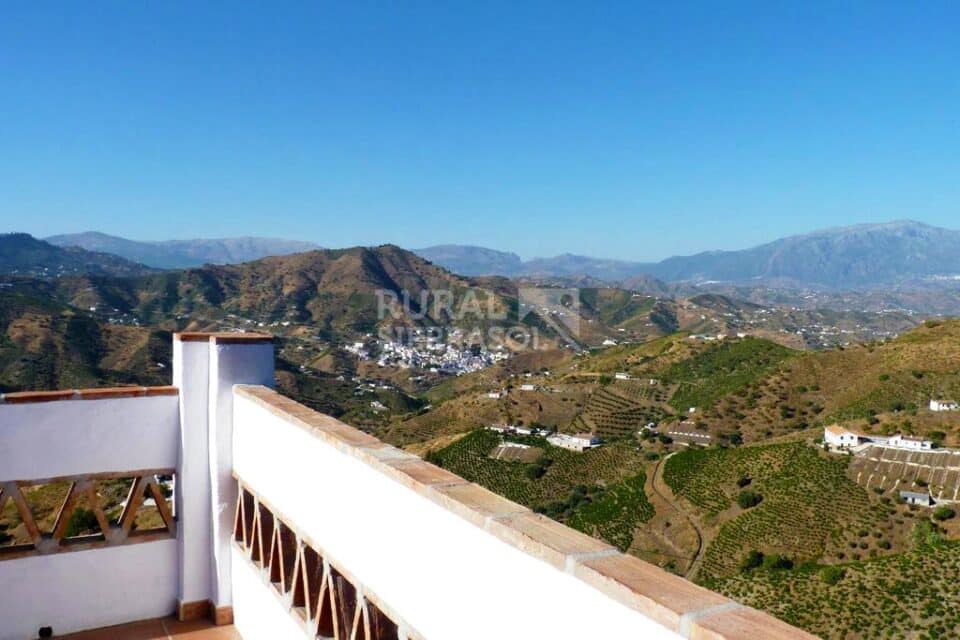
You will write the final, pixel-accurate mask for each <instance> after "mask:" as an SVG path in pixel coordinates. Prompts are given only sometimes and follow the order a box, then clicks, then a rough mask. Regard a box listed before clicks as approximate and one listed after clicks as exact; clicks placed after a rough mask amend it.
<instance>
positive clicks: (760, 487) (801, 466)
mask: <svg viewBox="0 0 960 640" xmlns="http://www.w3.org/2000/svg"><path fill="white" fill-rule="evenodd" d="M848 462H849V460H848V459H847V458H843V457H829V456H826V455H824V454H822V453H820V452H819V451H817V450H816V449H814V448H813V447H810V446H809V445H807V444H805V443H803V442H790V443H785V444H776V445H767V446H750V447H740V448H734V449H694V450H687V451H683V452H680V453H678V454H676V455H674V456H672V457H671V458H670V459H669V460H667V462H666V468H665V470H664V480H665V481H666V482H667V484H668V485H669V486H670V488H671V489H672V490H673V492H674V493H675V494H676V495H678V496H682V497H683V498H685V499H686V500H688V501H689V502H691V503H692V504H693V505H695V506H696V507H697V508H699V509H701V510H702V511H703V512H704V515H705V519H706V521H707V522H708V523H709V522H713V523H716V524H719V529H718V530H717V533H716V536H715V537H714V538H713V540H712V541H711V542H710V543H709V545H708V547H707V551H706V556H705V559H704V563H703V566H702V568H701V571H700V573H699V575H698V576H697V577H698V580H699V581H700V582H702V583H704V584H706V585H708V586H712V585H713V583H714V582H715V581H716V580H717V579H720V578H724V577H728V576H731V575H734V574H736V573H737V572H738V571H739V568H740V564H741V562H743V559H744V556H745V555H746V554H747V553H748V552H749V551H751V550H757V551H761V552H763V553H764V554H767V555H770V554H784V555H786V556H787V557H789V558H791V559H792V560H793V561H795V562H796V561H805V560H818V559H821V558H823V557H824V556H825V555H829V557H830V558H840V557H846V554H848V553H855V554H857V556H858V557H859V555H860V554H868V553H876V554H878V553H882V552H887V551H889V550H890V549H892V548H893V546H894V545H893V542H892V541H893V540H896V532H895V531H892V530H890V528H891V527H892V526H893V525H892V524H891V523H890V522H889V515H890V514H891V511H892V509H893V507H890V506H888V505H884V504H871V502H870V498H869V496H868V494H867V492H866V491H865V490H864V489H863V488H861V487H859V486H857V485H856V484H855V483H853V482H852V481H850V479H849V478H848V477H847V476H846V467H847V464H848ZM745 490H749V491H750V492H752V493H754V494H759V495H760V496H761V498H762V500H761V501H760V502H759V504H757V505H756V506H753V507H748V508H742V507H740V506H738V505H737V498H738V496H739V495H740V494H741V492H743V491H745ZM868 533H869V534H871V535H868ZM861 545H863V546H862V547H861ZM851 549H853V551H852V552H851Z"/></svg>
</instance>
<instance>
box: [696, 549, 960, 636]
mask: <svg viewBox="0 0 960 640" xmlns="http://www.w3.org/2000/svg"><path fill="white" fill-rule="evenodd" d="M827 571H830V572H832V577H828V574H827V573H826V572H827ZM958 584H960V544H958V543H955V542H954V543H941V544H937V545H933V546H922V547H920V548H917V549H914V550H911V551H909V552H907V553H903V554H900V555H897V556H891V557H886V558H878V559H875V560H871V561H868V562H860V563H849V564H845V565H838V568H836V569H829V570H827V569H823V568H820V567H817V566H805V567H800V568H798V569H794V570H792V571H777V570H758V571H757V572H756V573H755V574H754V575H749V576H747V575H739V576H735V577H731V578H728V579H725V580H722V581H719V582H717V583H716V584H715V585H714V586H715V588H716V589H718V590H719V591H720V592H721V593H724V594H725V595H728V596H730V597H732V598H734V599H736V600H738V601H740V602H742V603H744V604H746V605H749V606H752V607H756V608H758V609H764V610H766V611H769V612H770V613H772V614H773V615H775V616H777V617H778V618H782V619H783V620H786V621H787V622H789V623H791V624H793V625H796V626H798V627H802V628H805V629H807V630H809V631H811V632H812V633H815V634H817V635H818V636H820V637H822V638H828V639H830V640H853V639H861V638H863V639H865V638H918V639H923V640H933V639H935V638H957V637H960V589H958V588H957V585H958Z"/></svg>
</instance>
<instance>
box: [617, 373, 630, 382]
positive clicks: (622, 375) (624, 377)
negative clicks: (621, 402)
mask: <svg viewBox="0 0 960 640" xmlns="http://www.w3.org/2000/svg"><path fill="white" fill-rule="evenodd" d="M613 377H614V378H616V379H617V380H629V379H630V374H629V373H624V372H622V371H621V372H618V373H615V374H613Z"/></svg>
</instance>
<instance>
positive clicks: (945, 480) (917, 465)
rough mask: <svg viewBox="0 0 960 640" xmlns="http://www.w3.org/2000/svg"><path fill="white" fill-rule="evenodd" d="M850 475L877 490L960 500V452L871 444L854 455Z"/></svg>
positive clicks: (861, 484) (869, 487)
mask: <svg viewBox="0 0 960 640" xmlns="http://www.w3.org/2000/svg"><path fill="white" fill-rule="evenodd" d="M848 476H849V477H850V478H851V479H852V480H853V481H854V482H856V483H857V484H859V485H860V486H862V487H864V488H865V489H869V490H870V491H874V492H876V493H891V494H893V493H895V492H897V491H918V492H921V493H927V492H929V493H930V495H932V496H933V497H934V498H935V499H936V500H937V501H938V502H940V501H944V500H948V501H951V502H953V501H956V500H958V499H960V452H957V451H947V450H940V451H905V450H903V449H893V448H889V447H868V448H866V449H864V450H863V451H860V452H858V453H857V454H856V455H855V456H854V458H853V461H852V462H851V463H850V467H849V469H848Z"/></svg>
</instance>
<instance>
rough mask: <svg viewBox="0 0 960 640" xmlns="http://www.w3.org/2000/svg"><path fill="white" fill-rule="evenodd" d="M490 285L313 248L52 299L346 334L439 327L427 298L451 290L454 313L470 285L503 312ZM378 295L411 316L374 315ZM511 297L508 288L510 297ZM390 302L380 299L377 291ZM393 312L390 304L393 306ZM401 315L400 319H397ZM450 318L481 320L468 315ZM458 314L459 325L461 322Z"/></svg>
mask: <svg viewBox="0 0 960 640" xmlns="http://www.w3.org/2000/svg"><path fill="white" fill-rule="evenodd" d="M498 287H499V285H498V283H496V282H492V283H490V286H489V288H488V287H484V286H479V285H476V284H475V283H473V282H471V281H470V280H468V279H465V278H461V277H459V276H455V275H453V274H451V273H449V272H447V271H444V270H443V269H440V268H439V267H436V266H433V265H431V264H430V263H428V262H427V261H425V260H423V259H421V258H418V257H417V256H415V255H413V254H411V253H409V252H407V251H404V250H402V249H399V248H397V247H393V246H389V245H386V246H382V247H373V248H367V247H357V248H353V249H342V250H317V251H309V252H305V253H299V254H293V255H289V256H280V257H270V258H263V259H261V260H256V261H253V262H247V263H243V264H238V265H207V266H205V267H201V268H198V269H186V270H183V271H172V272H166V273H162V274H156V275H152V276H147V277H142V278H126V279H108V278H85V279H74V280H69V281H64V282H63V283H61V285H60V287H59V293H60V295H61V296H62V297H63V298H64V299H65V300H66V301H68V302H70V303H71V304H73V305H75V306H80V307H87V306H94V305H98V304H108V305H109V306H111V307H114V308H117V309H118V310H119V311H120V312H123V313H130V314H132V315H134V316H136V317H137V318H139V319H140V320H141V321H142V322H145V323H149V324H160V325H162V326H165V327H167V328H177V329H182V328H186V327H187V326H189V327H190V328H207V327H211V326H218V325H230V324H234V325H237V326H238V327H241V328H242V327H247V328H249V327H251V326H252V327H256V326H258V325H259V323H265V324H270V323H274V322H276V323H282V322H287V323H291V324H298V325H307V326H309V330H310V331H313V332H319V334H320V335H321V336H325V337H334V336H342V337H347V338H352V337H354V336H356V335H357V334H362V333H369V332H376V330H377V328H378V327H380V326H384V325H388V324H394V323H399V324H406V325H411V326H412V325H416V326H423V325H430V324H440V325H442V324H446V323H447V320H448V316H449V314H448V311H447V310H446V309H445V305H443V304H442V301H439V302H438V300H437V298H436V297H435V296H434V292H436V291H450V292H453V294H454V298H455V303H454V306H453V308H452V311H453V312H454V316H457V315H458V313H459V311H460V308H459V307H458V306H457V305H459V304H460V303H461V302H462V296H463V295H464V294H465V293H466V292H467V291H468V290H469V291H471V292H472V295H473V296H474V299H475V300H477V301H479V303H480V304H481V305H482V308H483V309H486V308H487V307H486V305H487V304H488V303H489V304H491V305H493V307H494V308H495V309H498V310H506V309H507V307H508V301H507V300H505V299H504V297H503V296H502V295H501V294H500V293H498V292H497V290H496V289H497V288H498ZM378 292H387V295H388V296H389V294H393V296H394V299H395V300H397V301H400V302H402V299H403V298H402V296H403V292H407V293H408V294H409V297H410V305H409V306H410V310H411V311H412V312H413V313H407V314H398V317H397V318H396V320H395V321H394V320H393V319H392V316H391V314H389V313H387V314H385V315H384V317H383V318H380V317H378V316H379V313H378ZM514 295H515V294H514ZM384 299H385V300H389V299H390V298H389V297H385V298H384ZM395 308H397V307H395ZM400 315H402V316H403V317H399V316H400ZM453 320H454V322H453V324H456V325H469V324H482V323H483V320H484V319H483V318H478V317H477V314H472V315H471V314H465V315H464V317H462V318H457V317H454V318H453ZM461 320H462V321H461Z"/></svg>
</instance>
